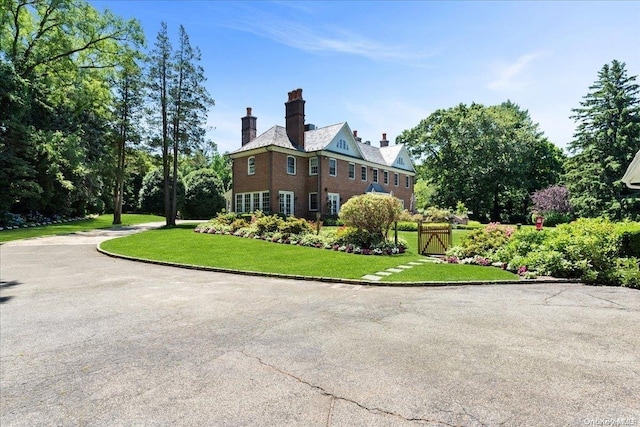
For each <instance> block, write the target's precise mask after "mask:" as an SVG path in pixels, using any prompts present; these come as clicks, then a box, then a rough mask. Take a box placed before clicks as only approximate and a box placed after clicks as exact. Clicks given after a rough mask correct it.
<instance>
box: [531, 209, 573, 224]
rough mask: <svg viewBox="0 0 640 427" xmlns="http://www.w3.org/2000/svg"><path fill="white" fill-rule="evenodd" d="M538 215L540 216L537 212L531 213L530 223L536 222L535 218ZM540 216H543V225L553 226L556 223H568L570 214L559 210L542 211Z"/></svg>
mask: <svg viewBox="0 0 640 427" xmlns="http://www.w3.org/2000/svg"><path fill="white" fill-rule="evenodd" d="M538 216H540V214H538V213H533V214H531V223H532V224H535V223H536V218H538ZM542 217H543V218H544V225H545V226H546V227H555V226H556V225H558V224H568V223H569V222H570V221H571V216H570V215H569V214H567V213H561V212H553V211H551V212H544V213H543V214H542Z"/></svg>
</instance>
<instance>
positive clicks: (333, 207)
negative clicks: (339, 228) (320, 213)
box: [327, 193, 340, 215]
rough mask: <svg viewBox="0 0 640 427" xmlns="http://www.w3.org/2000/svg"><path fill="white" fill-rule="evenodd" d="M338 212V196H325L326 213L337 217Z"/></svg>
mask: <svg viewBox="0 0 640 427" xmlns="http://www.w3.org/2000/svg"><path fill="white" fill-rule="evenodd" d="M338 212H340V194H338V193H329V194H327V213H328V214H329V215H338Z"/></svg>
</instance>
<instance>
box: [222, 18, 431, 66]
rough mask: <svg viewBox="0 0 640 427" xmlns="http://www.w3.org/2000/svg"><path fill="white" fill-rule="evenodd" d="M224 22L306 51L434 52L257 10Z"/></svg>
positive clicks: (415, 56)
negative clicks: (383, 41)
mask: <svg viewBox="0 0 640 427" xmlns="http://www.w3.org/2000/svg"><path fill="white" fill-rule="evenodd" d="M221 25H224V26H226V27H228V28H232V29H234V30H237V31H243V32H248V33H251V34H254V35H256V36H259V37H263V38H267V39H270V40H273V41H275V42H277V43H281V44H283V45H286V46H289V47H292V48H294V49H299V50H303V51H306V52H334V53H342V54H348V55H356V56H361V57H365V58H369V59H373V60H376V61H404V62H417V61H418V60H420V59H424V58H426V57H430V56H433V54H427V53H425V52H419V51H416V49H415V48H411V47H409V46H403V45H393V44H387V43H382V42H379V41H377V40H372V39H369V38H366V37H363V36H361V35H359V34H356V33H353V32H350V31H346V30H344V29H336V28H332V27H331V26H329V25H324V26H322V27H318V26H313V25H312V24H310V23H309V22H304V23H300V22H296V21H293V20H284V19H281V18H276V17H275V16H273V15H270V14H266V13H263V12H259V11H257V10H253V11H252V12H251V13H250V14H244V15H243V18H239V19H236V20H231V21H226V22H225V23H223V24H221Z"/></svg>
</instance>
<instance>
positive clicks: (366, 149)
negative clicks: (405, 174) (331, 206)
mask: <svg viewBox="0 0 640 427" xmlns="http://www.w3.org/2000/svg"><path fill="white" fill-rule="evenodd" d="M338 135H348V137H347V138H349V139H351V142H352V143H353V144H355V147H356V148H357V151H358V154H359V155H361V156H362V159H363V160H365V161H367V162H371V163H376V164H379V165H384V166H389V167H392V166H394V163H395V162H396V160H397V159H398V156H399V155H400V154H401V152H402V150H403V149H404V145H402V144H401V145H392V146H387V147H374V146H372V145H370V144H365V143H363V142H356V141H355V138H354V137H353V132H352V131H351V130H350V129H349V125H348V123H347V122H341V123H336V124H334V125H329V126H325V127H321V128H316V129H312V130H307V131H305V133H304V152H307V153H312V152H316V151H322V150H327V149H329V146H330V145H331V143H332V142H333V141H334V139H336V137H337V136H338ZM270 146H276V147H281V148H286V149H289V150H294V151H302V150H300V149H299V148H298V147H297V146H295V145H294V144H293V143H292V142H291V140H290V139H289V137H288V136H287V130H286V128H284V127H282V126H278V125H276V126H273V127H271V128H270V129H268V130H267V131H265V132H264V133H262V134H260V135H259V136H258V137H257V138H255V139H254V140H252V141H250V142H249V143H247V144H245V145H244V146H242V147H240V148H239V149H237V150H235V151H233V152H232V153H231V154H232V155H234V154H239V153H242V152H245V151H250V150H255V149H259V148H265V147H270ZM330 151H331V150H330ZM409 169H410V170H413V167H410V168H409Z"/></svg>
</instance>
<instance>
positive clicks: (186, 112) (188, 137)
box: [148, 22, 213, 225]
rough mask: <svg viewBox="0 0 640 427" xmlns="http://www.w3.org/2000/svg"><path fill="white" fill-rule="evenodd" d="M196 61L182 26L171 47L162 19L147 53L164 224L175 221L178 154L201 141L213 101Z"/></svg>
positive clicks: (152, 119)
mask: <svg viewBox="0 0 640 427" xmlns="http://www.w3.org/2000/svg"><path fill="white" fill-rule="evenodd" d="M199 61H200V51H199V50H198V49H197V48H193V47H192V46H191V44H190V43H189V37H188V35H187V33H186V31H185V29H184V27H183V26H180V33H179V43H178V48H177V50H176V51H174V50H173V49H172V47H171V43H170V41H169V36H168V33H167V24H166V23H164V22H163V23H162V24H161V29H160V32H159V33H158V37H157V39H156V44H155V48H154V50H153V51H152V52H151V55H150V67H149V71H148V81H149V98H150V100H151V104H152V113H151V121H152V123H156V124H157V125H159V126H160V132H158V134H157V135H156V136H155V138H154V139H153V140H155V141H159V142H160V145H161V147H162V165H163V176H164V181H165V183H164V195H165V201H164V203H165V218H166V224H167V225H175V220H176V214H177V210H178V207H177V203H178V200H177V196H176V191H177V190H178V185H176V182H175V180H177V177H178V164H179V155H180V153H185V152H187V153H188V152H189V151H190V150H191V149H193V148H196V147H198V146H200V145H201V144H202V143H203V140H204V134H205V129H204V124H205V122H206V113H207V109H208V107H209V106H210V105H212V104H213V100H212V99H211V97H210V96H209V93H208V92H207V89H206V88H205V87H204V82H205V81H206V78H205V77H204V70H203V68H202V67H201V66H200V65H198V62H199ZM158 107H159V108H158ZM154 112H155V113H154ZM170 177H173V182H172V181H170V179H171V178H170Z"/></svg>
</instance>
